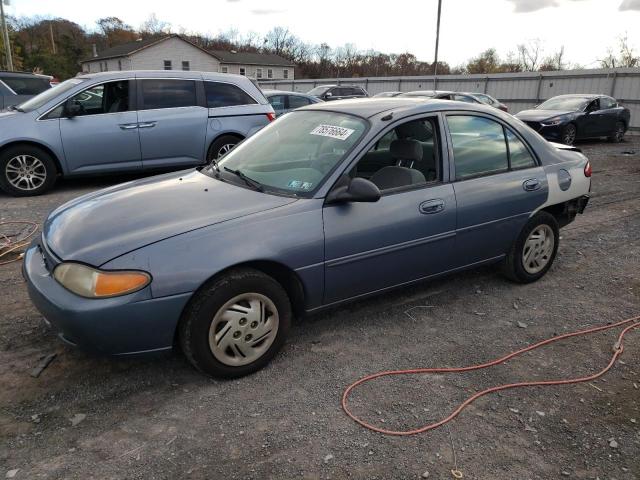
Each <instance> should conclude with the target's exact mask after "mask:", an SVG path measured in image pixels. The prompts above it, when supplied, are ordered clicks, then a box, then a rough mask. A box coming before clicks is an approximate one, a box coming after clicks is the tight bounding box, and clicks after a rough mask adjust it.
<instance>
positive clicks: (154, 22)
mask: <svg viewBox="0 0 640 480" xmlns="http://www.w3.org/2000/svg"><path fill="white" fill-rule="evenodd" d="M168 33H171V24H170V23H169V22H165V21H164V20H160V19H158V17H157V16H156V14H155V13H151V14H150V15H149V17H148V18H147V19H146V20H145V21H144V22H142V24H141V25H140V35H141V36H143V37H159V36H161V35H166V34H168Z"/></svg>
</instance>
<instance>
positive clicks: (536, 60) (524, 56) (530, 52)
mask: <svg viewBox="0 0 640 480" xmlns="http://www.w3.org/2000/svg"><path fill="white" fill-rule="evenodd" d="M541 56H542V45H541V42H540V40H539V39H535V40H531V41H529V42H528V43H526V44H525V43H521V44H520V45H518V62H519V63H520V65H521V67H522V70H524V71H527V72H535V71H536V70H538V67H539V64H540V58H541Z"/></svg>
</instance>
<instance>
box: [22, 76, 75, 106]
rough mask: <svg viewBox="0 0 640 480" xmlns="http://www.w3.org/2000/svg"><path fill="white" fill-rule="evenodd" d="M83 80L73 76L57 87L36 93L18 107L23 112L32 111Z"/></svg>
mask: <svg viewBox="0 0 640 480" xmlns="http://www.w3.org/2000/svg"><path fill="white" fill-rule="evenodd" d="M83 81H84V80H80V79H79V78H72V79H70V80H67V81H65V82H62V83H59V84H58V85H56V86H55V87H53V88H50V89H49V90H45V91H44V92H42V93H41V94H40V95H36V96H35V97H33V98H30V99H29V100H27V101H26V102H23V103H21V104H20V105H18V106H17V107H16V109H18V110H20V111H22V112H31V111H33V110H37V109H38V108H40V107H42V106H43V105H45V104H46V103H48V102H49V101H51V100H53V99H54V98H56V97H57V96H59V95H62V94H63V93H65V92H67V91H69V90H71V89H72V88H73V87H75V86H76V85H78V84H80V83H82V82H83Z"/></svg>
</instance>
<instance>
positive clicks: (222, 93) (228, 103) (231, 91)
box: [204, 82, 284, 108]
mask: <svg viewBox="0 0 640 480" xmlns="http://www.w3.org/2000/svg"><path fill="white" fill-rule="evenodd" d="M204 92H205V95H206V97H207V107H209V108H220V107H233V106H235V105H251V104H255V103H257V102H256V101H255V100H254V99H253V98H251V97H250V96H249V95H248V94H247V93H246V92H245V91H244V90H242V89H240V88H239V87H236V86H235V85H232V84H230V83H221V82H204ZM283 102H284V100H283Z"/></svg>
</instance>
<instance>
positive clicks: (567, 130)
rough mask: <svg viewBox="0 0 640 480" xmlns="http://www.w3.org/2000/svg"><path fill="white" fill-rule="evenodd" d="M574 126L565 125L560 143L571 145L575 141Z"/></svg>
mask: <svg viewBox="0 0 640 480" xmlns="http://www.w3.org/2000/svg"><path fill="white" fill-rule="evenodd" d="M576 134H577V130H576V126H575V125H574V124H573V123H570V124H568V125H566V126H565V127H564V128H563V129H562V143H564V144H565V145H573V144H574V143H575V141H576Z"/></svg>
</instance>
